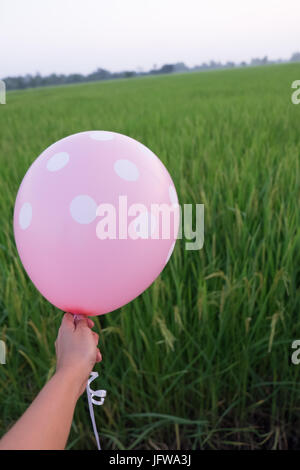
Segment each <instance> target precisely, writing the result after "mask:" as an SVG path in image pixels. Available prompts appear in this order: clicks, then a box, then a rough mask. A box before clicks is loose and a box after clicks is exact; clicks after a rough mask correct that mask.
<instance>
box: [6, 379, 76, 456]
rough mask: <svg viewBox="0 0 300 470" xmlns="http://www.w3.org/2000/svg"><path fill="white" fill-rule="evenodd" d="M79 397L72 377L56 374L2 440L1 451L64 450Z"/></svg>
mask: <svg viewBox="0 0 300 470" xmlns="http://www.w3.org/2000/svg"><path fill="white" fill-rule="evenodd" d="M78 396H79V388H78V385H77V383H76V381H74V380H73V378H72V376H68V375H67V376H66V375H65V374H63V373H62V372H56V373H55V374H54V376H53V377H52V378H51V379H50V380H49V382H48V383H47V384H46V385H45V386H44V388H43V389H42V390H41V392H40V393H39V394H38V396H37V397H36V399H35V400H34V401H33V403H32V404H31V405H30V406H29V408H28V409H27V410H26V412H25V413H24V414H23V416H22V417H21V418H20V419H19V420H18V421H17V423H16V424H15V425H14V426H13V427H12V428H11V430H10V431H8V433H7V434H6V435H5V436H4V437H3V438H2V439H1V441H0V450H1V449H15V450H17V449H25V450H26V449H64V448H65V445H66V442H67V439H68V435H69V432H70V427H71V423H72V418H73V414H74V409H75V405H76V402H77V399H78Z"/></svg>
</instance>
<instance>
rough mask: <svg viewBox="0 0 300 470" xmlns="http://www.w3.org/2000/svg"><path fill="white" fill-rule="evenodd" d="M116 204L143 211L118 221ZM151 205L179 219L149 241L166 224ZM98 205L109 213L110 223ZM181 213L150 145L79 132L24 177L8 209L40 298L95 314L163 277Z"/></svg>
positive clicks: (47, 152) (45, 155)
mask: <svg viewBox="0 0 300 470" xmlns="http://www.w3.org/2000/svg"><path fill="white" fill-rule="evenodd" d="M120 196H122V197H123V198H122V197H121V198H119V197H120ZM120 200H122V201H123V203H124V201H125V200H126V201H127V207H128V208H129V207H130V206H131V205H132V204H136V203H139V204H143V205H144V207H145V208H146V210H141V212H140V213H138V212H137V213H136V215H134V214H131V215H128V217H127V222H125V219H124V213H125V212H124V210H122V209H121V206H120ZM155 203H156V204H166V205H167V206H168V207H169V208H170V207H171V208H173V209H174V213H177V218H176V217H175V218H173V224H172V223H171V227H170V236H169V237H168V238H166V237H165V238H163V237H162V236H161V235H160V236H159V238H158V239H156V238H153V236H154V233H155V230H157V231H158V228H159V227H161V230H162V225H163V224H162V222H161V220H160V219H159V216H158V215H157V213H155V211H153V206H152V205H153V204H155ZM103 204H110V205H112V206H113V207H115V216H116V217H115V223H114V222H113V217H112V216H111V217H110V219H109V218H108V212H105V207H106V206H103ZM122 208H123V209H124V206H122ZM178 213H179V206H178V200H177V194H176V190H175V187H174V184H173V181H172V179H171V177H170V175H169V173H168V171H167V170H166V168H165V166H164V165H163V164H162V162H161V161H160V160H159V158H158V157H157V156H156V155H155V154H154V153H153V152H152V151H151V150H150V149H148V148H147V147H145V146H144V145H143V144H141V143H139V142H137V141H136V140H134V139H132V138H130V137H127V136H125V135H122V134H117V133H115V132H106V131H88V132H81V133H78V134H74V135H71V136H69V137H66V138H64V139H61V140H59V141H58V142H55V143H54V144H53V145H51V146H50V147H48V148H47V149H46V150H45V151H44V152H43V153H42V154H41V155H40V156H39V157H38V158H37V159H36V160H35V161H34V162H33V164H32V165H31V167H30V168H29V170H28V171H27V173H26V175H25V177H24V179H23V181H22V183H21V186H20V188H19V191H18V195H17V199H16V203H15V210H14V233H15V240H16V245H17V249H18V252H19V255H20V258H21V261H22V263H23V265H24V268H25V270H26V271H27V273H28V275H29V277H30V279H31V280H32V282H33V283H34V285H35V286H36V287H37V289H38V290H39V291H40V292H41V294H42V295H43V296H44V297H46V299H48V300H49V301H50V302H51V303H52V304H53V305H55V306H56V307H58V308H59V309H61V310H63V311H67V312H71V313H74V314H87V315H101V314H104V313H108V312H111V311H113V310H115V309H117V308H119V307H121V306H122V305H125V304H127V303H128V302H130V301H131V300H133V299H134V298H135V297H137V296H138V295H140V294H141V293H142V292H143V291H144V290H145V289H146V288H147V287H148V286H149V285H150V284H151V283H152V282H153V281H154V280H155V279H156V277H157V276H158V275H159V274H160V272H161V271H162V270H163V268H164V267H165V265H166V263H167V262H168V260H169V258H170V256H171V253H172V251H173V249H174V245H175V240H176V235H177V231H178V226H179V220H178ZM120 214H121V215H120ZM119 217H120V220H119ZM171 219H172V217H171ZM105 222H106V223H105ZM126 224H127V225H128V231H127V232H126ZM129 227H130V230H129ZM114 228H115V232H116V233H115V235H116V237H115V238H111V235H114ZM108 229H110V237H109V238H105V237H106V235H105V230H107V231H108ZM120 233H121V235H120ZM128 233H130V234H131V236H128Z"/></svg>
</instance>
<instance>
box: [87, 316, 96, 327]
mask: <svg viewBox="0 0 300 470" xmlns="http://www.w3.org/2000/svg"><path fill="white" fill-rule="evenodd" d="M87 321H88V327H89V328H94V326H95V323H94V322H93V320H91V319H90V318H88V319H87Z"/></svg>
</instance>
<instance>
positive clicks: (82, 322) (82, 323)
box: [75, 317, 88, 330]
mask: <svg viewBox="0 0 300 470" xmlns="http://www.w3.org/2000/svg"><path fill="white" fill-rule="evenodd" d="M75 326H76V330H77V329H78V330H81V329H82V328H88V318H87V317H83V318H77V319H76V322H75Z"/></svg>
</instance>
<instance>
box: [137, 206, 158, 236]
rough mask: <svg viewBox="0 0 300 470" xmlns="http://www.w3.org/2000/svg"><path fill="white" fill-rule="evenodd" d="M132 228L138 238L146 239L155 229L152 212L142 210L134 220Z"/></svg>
mask: <svg viewBox="0 0 300 470" xmlns="http://www.w3.org/2000/svg"><path fill="white" fill-rule="evenodd" d="M134 228H135V232H136V234H137V235H138V236H139V238H143V239H148V238H151V235H153V234H154V232H155V229H156V220H155V217H154V215H153V214H151V213H149V212H148V211H147V212H142V213H141V214H140V215H139V216H138V217H137V218H136V219H135V220H134Z"/></svg>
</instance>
